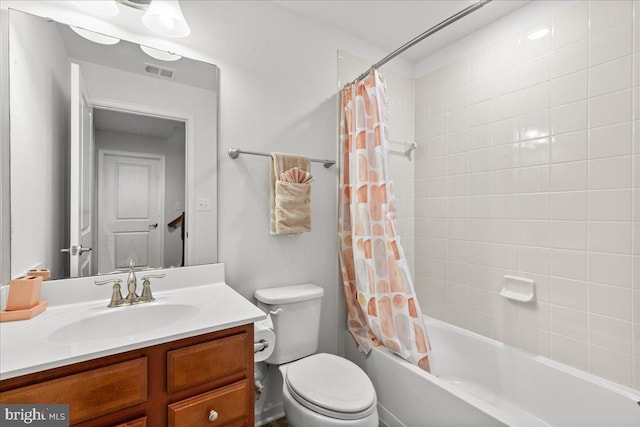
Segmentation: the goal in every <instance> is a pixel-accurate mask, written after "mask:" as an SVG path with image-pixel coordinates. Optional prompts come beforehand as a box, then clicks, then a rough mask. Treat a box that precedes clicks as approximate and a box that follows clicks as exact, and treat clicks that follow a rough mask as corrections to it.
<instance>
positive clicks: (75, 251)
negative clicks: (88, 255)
mask: <svg viewBox="0 0 640 427" xmlns="http://www.w3.org/2000/svg"><path fill="white" fill-rule="evenodd" d="M92 250H93V249H92V248H83V247H82V246H75V245H72V246H71V247H70V248H65V249H60V252H62V253H63V254H71V255H82V254H83V253H85V252H90V251H92Z"/></svg>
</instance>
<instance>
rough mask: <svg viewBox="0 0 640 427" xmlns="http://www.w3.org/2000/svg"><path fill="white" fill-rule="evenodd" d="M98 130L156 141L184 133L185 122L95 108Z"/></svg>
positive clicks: (94, 120)
mask: <svg viewBox="0 0 640 427" xmlns="http://www.w3.org/2000/svg"><path fill="white" fill-rule="evenodd" d="M93 124H94V127H95V129H96V130H102V131H110V132H120V133H127V134H131V135H138V136H146V137H151V138H156V139H168V138H169V137H170V136H171V135H173V133H174V132H182V133H184V128H185V127H184V122H181V121H177V120H171V119H167V118H162V117H154V116H146V115H142V114H134V113H127V112H122V111H117V110H109V109H103V108H94V110H93Z"/></svg>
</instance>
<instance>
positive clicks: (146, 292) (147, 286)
mask: <svg viewBox="0 0 640 427" xmlns="http://www.w3.org/2000/svg"><path fill="white" fill-rule="evenodd" d="M164 276H165V274H164V273H162V274H149V275H147V276H143V277H142V295H140V298H139V301H140V302H149V301H154V300H155V298H154V297H153V295H152V294H151V280H149V279H162V278H163V277H164Z"/></svg>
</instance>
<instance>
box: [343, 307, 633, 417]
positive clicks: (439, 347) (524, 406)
mask: <svg viewBox="0 0 640 427" xmlns="http://www.w3.org/2000/svg"><path fill="white" fill-rule="evenodd" d="M425 322H426V325H427V330H428V331H429V338H430V340H431V343H432V347H433V352H434V359H435V360H434V361H435V368H436V373H437V376H436V375H431V374H428V373H426V372H424V371H422V370H420V369H419V368H417V367H415V366H413V365H411V364H409V363H407V362H405V361H404V360H402V359H400V358H399V357H398V356H396V355H394V354H391V353H390V352H388V351H386V350H385V349H383V348H380V349H374V350H373V351H372V352H371V354H370V355H369V357H366V358H365V357H364V355H362V353H360V352H359V351H358V350H357V348H356V347H355V344H354V343H353V340H352V339H351V336H350V335H349V334H348V333H347V334H346V356H347V358H349V359H350V360H351V361H353V362H355V363H356V364H357V365H358V366H360V367H361V368H362V369H364V371H365V372H367V374H368V375H369V377H370V378H371V380H372V381H373V384H374V386H375V388H376V392H377V396H378V409H379V415H380V420H381V421H382V422H383V423H384V424H386V425H388V426H390V427H395V426H416V427H426V426H455V427H459V426H473V427H479V426H505V425H507V426H517V427H519V426H526V427H528V426H571V427H587V426H593V427H627V426H628V427H638V426H640V391H637V390H633V389H630V388H626V387H623V386H620V385H617V384H614V383H611V382H609V381H606V380H603V379H601V378H598V377H596V376H594V375H591V374H588V373H585V372H582V371H579V370H576V369H573V368H571V367H569V366H566V365H563V364H561V363H557V362H554V361H552V360H549V359H547V358H544V357H541V356H536V355H534V354H532V353H529V352H527V351H523V350H519V349H517V348H515V347H512V346H509V345H506V344H503V343H500V342H498V341H494V340H492V339H489V338H486V337H484V336H481V335H478V334H475V333H473V332H469V331H467V330H464V329H461V328H458V327H455V326H452V325H449V324H447V323H444V322H441V321H439V320H436V319H432V318H429V317H426V316H425Z"/></svg>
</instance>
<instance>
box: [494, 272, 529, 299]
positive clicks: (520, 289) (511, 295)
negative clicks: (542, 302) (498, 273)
mask: <svg viewBox="0 0 640 427" xmlns="http://www.w3.org/2000/svg"><path fill="white" fill-rule="evenodd" d="M500 295H502V296H503V297H505V298H507V299H510V300H514V301H520V302H531V301H534V300H535V297H536V282H535V281H534V280H531V279H525V278H524V277H516V276H504V283H503V285H502V290H501V291H500Z"/></svg>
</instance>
